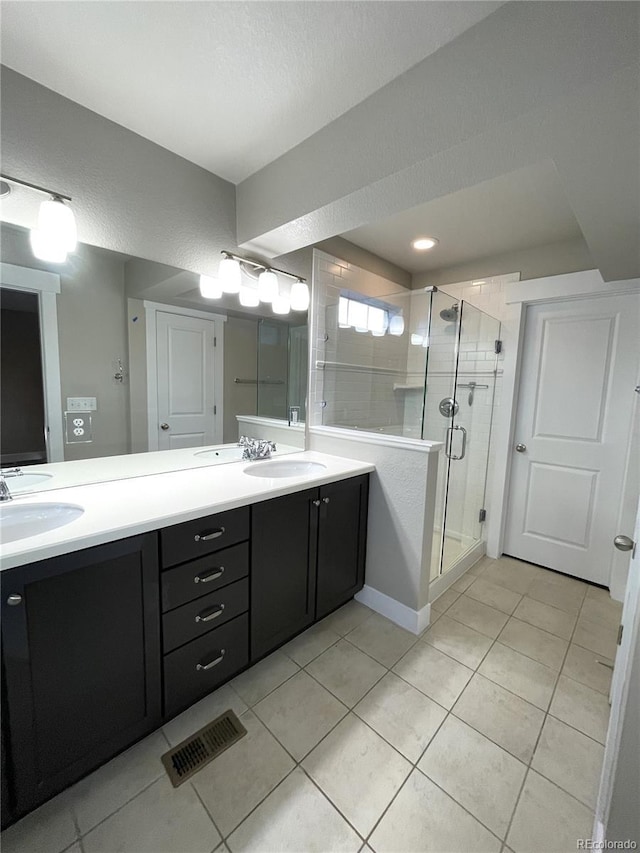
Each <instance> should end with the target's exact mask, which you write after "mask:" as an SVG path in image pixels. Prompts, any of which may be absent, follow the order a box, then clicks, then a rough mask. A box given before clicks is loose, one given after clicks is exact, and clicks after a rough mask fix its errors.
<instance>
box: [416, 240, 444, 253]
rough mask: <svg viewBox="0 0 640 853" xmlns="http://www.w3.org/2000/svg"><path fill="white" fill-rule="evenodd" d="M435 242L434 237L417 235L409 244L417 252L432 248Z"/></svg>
mask: <svg viewBox="0 0 640 853" xmlns="http://www.w3.org/2000/svg"><path fill="white" fill-rule="evenodd" d="M437 242H438V241H437V240H436V238H435V237H418V239H417V240H414V241H413V243H412V244H411V245H412V246H413V248H414V249H417V251H418V252H424V251H425V250H426V249H433V247H434V246H435V245H436V243H437Z"/></svg>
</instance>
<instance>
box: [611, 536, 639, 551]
mask: <svg viewBox="0 0 640 853" xmlns="http://www.w3.org/2000/svg"><path fill="white" fill-rule="evenodd" d="M613 544H614V545H615V546H616V548H617V549H618V551H634V550H635V547H636V543H635V542H634V541H633V539H632V538H631V537H630V536H622V535H621V534H618V535H617V536H616V538H615V539H614V540H613Z"/></svg>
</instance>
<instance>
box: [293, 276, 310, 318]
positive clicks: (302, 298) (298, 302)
mask: <svg viewBox="0 0 640 853" xmlns="http://www.w3.org/2000/svg"><path fill="white" fill-rule="evenodd" d="M308 307H309V288H308V287H307V283H306V282H305V281H303V280H302V279H301V278H299V279H298V280H297V281H294V283H293V284H292V285H291V310H292V311H306V310H307V309H308Z"/></svg>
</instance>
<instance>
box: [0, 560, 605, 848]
mask: <svg viewBox="0 0 640 853" xmlns="http://www.w3.org/2000/svg"><path fill="white" fill-rule="evenodd" d="M620 611H621V606H620V605H618V604H617V603H616V602H613V601H612V600H611V599H610V597H609V595H608V593H607V592H606V591H603V590H600V589H597V588H594V587H589V586H588V585H587V584H584V583H582V582H580V581H578V580H575V579H572V578H566V577H563V576H561V575H557V574H554V573H553V572H548V571H545V570H544V569H540V568H537V567H535V566H531V565H529V564H526V563H519V562H518V561H516V560H512V559H510V558H506V557H503V558H501V559H500V560H490V559H486V558H485V559H484V560H482V561H481V562H480V563H478V564H476V566H474V567H473V568H472V569H471V570H470V571H469V572H468V573H467V574H466V575H465V576H464V577H462V578H460V579H459V580H458V581H457V582H456V583H455V584H454V586H453V587H452V588H451V589H449V590H448V591H447V592H445V593H444V594H443V595H442V596H441V597H440V598H439V599H438V600H437V601H436V602H434V605H433V611H432V624H431V626H430V627H429V629H428V630H427V631H426V632H425V633H424V634H423V635H422V636H421V637H414V636H413V635H411V634H409V633H407V632H406V631H403V630H402V629H401V628H398V627H397V626H396V625H393V624H392V623H391V622H389V621H388V620H386V619H383V618H382V617H381V616H379V615H377V614H375V613H372V612H371V611H370V610H368V609H367V608H366V607H363V606H362V605H360V604H358V603H357V602H350V603H349V604H347V605H346V606H345V607H343V608H341V610H339V611H338V612H337V613H334V614H332V615H331V616H329V617H328V618H327V619H325V620H324V621H323V622H321V623H320V624H319V625H317V626H314V627H313V628H311V629H309V630H308V631H307V632H305V633H304V634H302V635H301V636H300V637H298V638H296V639H295V640H293V641H292V642H291V643H289V644H287V645H286V646H284V648H283V649H281V650H280V651H278V652H275V653H274V654H272V655H271V656H270V657H269V658H267V659H266V660H264V661H262V662H261V663H259V664H258V665H257V666H255V667H253V668H252V669H251V670H249V671H247V672H245V673H243V674H242V675H240V676H238V677H237V678H236V679H234V680H233V681H232V682H231V683H230V684H228V685H226V686H225V687H222V688H221V689H220V690H218V691H216V692H215V693H214V694H213V695H212V696H210V697H207V698H206V699H204V700H202V702H199V703H198V704H197V705H195V706H194V707H193V708H190V709H189V710H188V711H186V712H185V713H184V714H182V715H181V716H180V717H178V718H176V719H175V720H172V721H171V722H169V723H168V724H167V725H166V726H164V728H163V729H162V730H161V731H159V732H156V733H154V734H153V735H151V736H150V737H148V738H147V739H146V740H144V741H142V742H141V743H139V744H136V746H134V747H132V748H131V749H130V750H128V751H127V752H126V753H124V754H123V755H121V756H118V757H117V758H116V759H114V760H113V761H111V762H110V763H109V764H107V765H105V766H104V767H102V768H100V769H99V770H98V771H96V772H95V773H93V774H92V775H91V776H89V777H88V778H87V779H84V780H83V781H81V782H80V783H78V784H77V785H76V786H74V787H73V788H71V789H70V790H69V791H65V792H64V793H63V794H61V795H60V796H59V797H57V798H56V799H55V800H53V801H51V802H50V803H47V804H46V805H44V806H43V807H42V808H40V809H39V810H38V811H37V812H34V813H33V814H31V815H29V816H27V817H26V818H25V819H24V820H23V821H21V822H20V823H18V824H16V825H15V826H13V827H11V828H10V829H9V830H7V831H6V832H5V833H3V836H2V849H3V851H4V853H39V852H40V851H42V853H45V851H46V853H62V851H67V853H147V851H148V853H213V851H220V853H228V851H231V853H241V851H259V853H267V851H292V853H307V851H309V853H314V851H317V853H324V851H353V853H357V851H360V850H362V851H366V853H369V851H375V853H387V851H388V853H409V852H410V851H411V853H413V851H433V853H481V852H482V851H487V852H488V851H495V853H510V851H514V853H529V851H531V853H533V851H535V853H540V851H545V853H554V851H558V853H565V851H567V853H568V851H575V849H576V839H577V838H590V837H591V828H592V821H593V814H592V813H593V808H594V803H595V796H596V792H597V787H598V781H599V773H600V765H601V762H602V756H603V743H604V740H605V736H606V728H607V721H608V716H609V704H608V699H607V693H608V689H609V684H610V678H611V671H610V669H608V668H607V667H605V666H602V665H601V664H599V663H598V662H597V661H598V660H608V661H609V662H610V661H611V659H612V658H613V655H614V653H615V636H616V629H617V625H618V621H619V618H620ZM228 707H231V708H233V709H234V711H235V712H236V713H237V714H238V715H240V717H241V719H242V721H243V723H244V725H245V726H246V728H247V732H248V734H247V736H246V737H245V738H243V739H242V740H241V741H239V742H238V743H237V744H235V745H234V746H233V747H232V748H231V749H229V750H227V751H226V752H225V753H224V754H223V755H221V756H220V757H219V758H218V759H216V761H214V762H212V763H211V764H210V765H208V766H207V767H205V768H204V769H203V770H202V771H200V773H198V774H197V775H196V776H195V777H194V778H193V780H192V781H191V782H188V783H185V784H184V785H182V786H181V787H180V788H178V789H176V790H174V789H173V788H172V787H171V786H170V784H169V782H168V781H167V779H166V778H165V775H164V771H163V768H162V765H161V764H160V760H159V758H160V755H161V754H162V753H163V752H165V751H166V749H167V748H168V747H169V746H170V745H173V744H176V743H177V742H179V741H180V740H182V739H183V738H184V737H186V736H188V735H189V734H190V733H191V732H192V731H195V730H197V729H198V728H200V727H201V726H202V725H204V724H205V723H206V722H207V721H208V720H209V719H211V718H213V717H215V716H216V715H217V714H219V713H221V712H222V711H223V710H224V709H226V708H228Z"/></svg>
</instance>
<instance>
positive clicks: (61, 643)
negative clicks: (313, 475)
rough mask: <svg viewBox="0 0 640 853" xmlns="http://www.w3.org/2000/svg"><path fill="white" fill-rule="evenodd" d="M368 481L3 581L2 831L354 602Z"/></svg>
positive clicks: (117, 545) (40, 566)
mask: <svg viewBox="0 0 640 853" xmlns="http://www.w3.org/2000/svg"><path fill="white" fill-rule="evenodd" d="M368 486H369V477H368V475H365V476H360V477H354V478H350V479H347V480H342V481H340V482H337V483H331V484H328V485H326V486H322V487H321V488H313V489H307V490H305V491H302V492H297V493H294V494H290V495H285V496H283V497H280V498H275V499H271V500H267V501H264V502H261V503H257V504H254V505H252V506H251V507H240V508H238V509H234V510H230V511H228V512H222V513H217V514H215V515H209V516H206V517H204V518H202V519H197V520H194V521H188V522H186V523H184V524H177V525H172V526H170V527H167V528H164V529H163V530H160V531H155V532H152V533H147V534H144V535H140V536H134V537H130V538H128V539H121V540H117V541H115V542H111V543H108V544H105V545H99V546H96V547H94V548H88V549H85V550H82V551H77V552H75V553H71V554H66V555H63V556H60V557H54V558H52V559H49V560H43V561H41V562H38V563H32V564H30V565H25V566H21V567H18V568H15V569H8V570H6V571H4V572H2V573H1V574H0V589H1V595H2V697H1V698H2V709H1V710H2V714H1V717H2V732H1V735H2V737H1V743H0V746H1V747H2V818H3V826H4V825H6V823H7V822H10V821H12V820H13V819H15V818H18V817H21V816H22V815H23V814H25V813H26V812H28V811H31V810H32V809H34V808H35V807H37V806H38V805H40V804H41V803H42V802H44V801H45V800H47V799H48V798H50V797H51V796H53V795H54V794H56V793H58V792H60V791H62V790H63V789H64V788H66V787H67V786H69V785H71V784H73V783H74V782H76V781H77V780H78V779H80V778H81V777H82V776H84V775H86V774H87V773H89V772H90V771H91V770H93V769H95V768H96V767H98V766H100V765H101V764H104V763H105V762H106V761H108V760H109V759H110V758H112V757H113V756H115V755H117V754H118V753H119V752H121V751H122V750H123V749H125V748H126V747H128V746H130V745H131V744H132V743H134V742H135V741H136V740H138V739H140V738H141V737H143V736H144V735H146V734H148V733H149V732H151V731H153V730H154V729H156V728H157V727H158V726H159V725H161V723H162V722H163V721H164V720H166V719H168V718H170V717H172V716H174V715H175V714H177V713H179V712H180V711H182V710H184V709H185V708H187V707H189V705H191V704H192V703H193V702H195V701H197V700H198V699H200V698H201V697H202V696H204V695H206V694H207V693H209V692H211V691H212V690H215V689H216V688H217V687H218V686H220V685H221V684H223V683H224V682H225V681H228V680H229V679H230V678H233V677H234V676H235V675H237V674H238V673H239V672H240V671H242V670H243V669H245V668H246V666H247V665H248V664H249V663H250V662H252V661H256V660H258V659H260V658H261V657H263V656H264V655H266V654H267V653H268V652H270V651H272V650H273V649H275V648H277V647H278V646H280V645H282V644H283V643H285V642H287V640H290V639H291V638H292V637H294V636H295V635H296V634H298V633H300V632H301V631H302V630H304V629H305V628H307V627H308V626H309V625H311V624H312V623H313V622H315V621H316V620H318V619H321V618H322V617H323V616H325V615H326V614H327V613H329V612H331V611H332V610H334V609H335V608H337V607H339V606H340V605H341V604H344V603H345V602H346V601H348V600H349V599H350V598H352V597H353V595H354V594H355V593H356V592H357V591H358V590H359V589H361V588H362V586H363V583H364V563H365V545H366V527H367V501H368Z"/></svg>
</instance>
